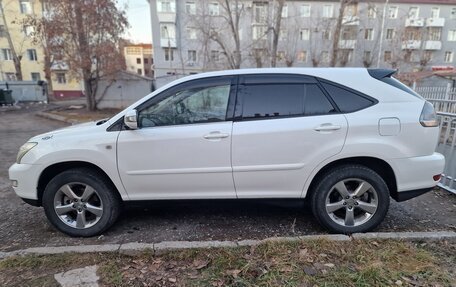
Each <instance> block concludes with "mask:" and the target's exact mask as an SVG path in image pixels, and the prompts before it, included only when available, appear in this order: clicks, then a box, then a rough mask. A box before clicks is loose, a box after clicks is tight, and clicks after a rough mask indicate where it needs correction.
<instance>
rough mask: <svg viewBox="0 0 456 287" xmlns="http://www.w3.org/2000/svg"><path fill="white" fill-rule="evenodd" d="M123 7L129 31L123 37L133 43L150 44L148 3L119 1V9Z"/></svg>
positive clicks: (136, 0) (142, 0) (143, 1)
mask: <svg viewBox="0 0 456 287" xmlns="http://www.w3.org/2000/svg"><path fill="white" fill-rule="evenodd" d="M125 5H126V6H127V9H126V11H127V17H128V22H129V23H130V29H129V30H128V32H127V33H126V35H125V36H124V37H125V38H127V39H129V40H131V41H133V42H135V43H152V32H151V26H150V8H149V1H148V0H119V6H120V7H121V8H123V7H124V6H125Z"/></svg>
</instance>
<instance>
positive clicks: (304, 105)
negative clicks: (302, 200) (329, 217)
mask: <svg viewBox="0 0 456 287" xmlns="http://www.w3.org/2000/svg"><path fill="white" fill-rule="evenodd" d="M235 119H236V120H235V122H234V124H233V139H232V162H233V178H234V182H235V187H236V193H237V196H238V198H253V197H282V198H284V197H300V196H301V193H302V189H303V187H304V183H305V181H306V179H307V177H308V175H309V174H310V173H311V171H312V169H314V168H315V167H316V165H317V164H318V163H320V162H321V161H323V160H324V159H326V158H328V157H331V156H333V155H335V154H337V153H339V152H340V151H341V150H342V147H343V144H344V140H345V137H346V134H347V121H346V119H345V117H344V116H343V115H342V114H340V113H338V110H337V108H335V105H334V104H333V102H332V99H330V98H329V97H328V96H327V95H326V94H325V93H324V92H323V90H322V89H321V86H320V84H319V83H318V81H317V80H316V79H315V78H313V77H307V76H301V75H283V74H282V75H246V76H242V77H240V79H239V87H238V99H237V102H236V111H235Z"/></svg>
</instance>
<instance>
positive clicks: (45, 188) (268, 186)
mask: <svg viewBox="0 0 456 287" xmlns="http://www.w3.org/2000/svg"><path fill="white" fill-rule="evenodd" d="M392 74H394V71H392V70H381V69H361V68H353V69H351V68H350V69H349V68H344V69H337V68H332V69H327V68H320V69H304V68H283V69H282V68H281V69H252V70H231V71H222V72H212V73H206V74H200V75H193V76H190V77H186V78H183V79H180V80H177V81H175V82H173V83H171V84H169V85H167V86H165V87H163V88H161V89H159V90H157V91H155V92H153V93H152V94H150V95H148V96H146V97H145V98H143V99H141V100H140V101H138V102H136V103H134V104H133V105H131V106H130V107H128V108H127V109H125V110H124V111H122V112H120V113H119V114H117V115H116V116H114V117H112V118H111V119H109V120H103V121H100V122H96V123H94V122H92V123H86V124H81V125H76V126H72V127H69V128H64V129H60V130H56V131H53V132H49V133H46V134H43V135H39V136H36V137H33V138H31V139H30V140H29V141H28V142H27V143H26V144H24V145H23V146H22V147H21V148H20V151H19V154H18V157H17V163H15V164H14V165H13V166H11V168H10V169H9V176H10V179H11V180H12V183H13V186H14V190H15V192H16V193H17V195H18V196H20V197H21V198H23V199H24V200H25V201H26V202H27V203H30V204H33V205H36V206H43V207H44V211H45V213H46V216H47V217H48V219H49V221H50V222H51V223H52V224H53V225H54V226H55V227H56V228H57V229H59V230H61V231H62V232H64V233H66V234H69V235H71V236H93V235H96V234H99V233H101V232H103V231H105V230H106V229H107V228H109V227H110V226H111V225H112V224H113V223H114V222H115V221H116V219H117V217H118V215H119V212H120V209H121V205H122V202H126V201H135V200H161V199H230V198H232V199H236V198H296V199H303V198H306V199H308V200H309V202H310V206H311V208H312V211H313V213H314V215H315V217H316V218H317V220H318V221H319V222H320V223H321V224H322V225H324V226H325V227H326V228H327V229H329V230H330V231H331V232H339V233H353V232H365V231H368V230H371V229H373V228H375V227H376V226H377V225H378V224H379V223H380V222H381V221H382V220H383V218H384V217H385V215H386V213H387V210H388V206H389V201H390V197H392V198H394V199H395V200H397V201H403V200H407V199H409V198H412V197H415V196H418V195H420V194H422V193H424V192H427V191H429V190H431V189H432V188H433V187H434V186H435V185H436V184H437V183H438V181H439V179H440V173H441V172H442V171H443V167H444V157H443V156H442V155H441V154H438V153H435V152H434V149H435V147H436V144H437V140H438V133H439V128H438V121H437V119H436V115H435V112H434V109H433V107H432V105H431V104H430V103H428V102H426V101H425V100H424V99H423V98H421V97H420V96H419V95H417V94H416V93H414V92H413V91H412V90H410V89H409V88H408V87H406V86H405V85H403V84H401V83H400V82H399V81H397V80H395V79H394V78H392V77H391V76H392Z"/></svg>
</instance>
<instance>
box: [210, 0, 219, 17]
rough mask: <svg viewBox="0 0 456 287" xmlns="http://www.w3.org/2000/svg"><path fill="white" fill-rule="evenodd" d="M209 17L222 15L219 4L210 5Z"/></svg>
mask: <svg viewBox="0 0 456 287" xmlns="http://www.w3.org/2000/svg"><path fill="white" fill-rule="evenodd" d="M209 15H211V16H218V15H220V9H219V4H218V3H217V2H213V3H209Z"/></svg>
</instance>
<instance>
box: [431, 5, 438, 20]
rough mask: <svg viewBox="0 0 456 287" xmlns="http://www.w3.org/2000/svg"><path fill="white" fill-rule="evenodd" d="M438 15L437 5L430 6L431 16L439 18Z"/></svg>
mask: <svg viewBox="0 0 456 287" xmlns="http://www.w3.org/2000/svg"><path fill="white" fill-rule="evenodd" d="M439 17H440V8H439V7H432V9H431V18H433V19H435V18H439Z"/></svg>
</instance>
